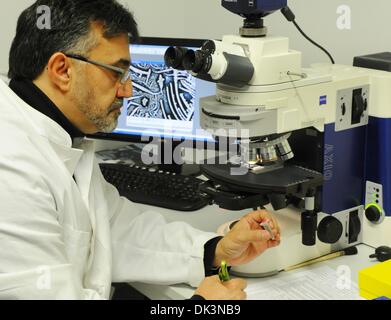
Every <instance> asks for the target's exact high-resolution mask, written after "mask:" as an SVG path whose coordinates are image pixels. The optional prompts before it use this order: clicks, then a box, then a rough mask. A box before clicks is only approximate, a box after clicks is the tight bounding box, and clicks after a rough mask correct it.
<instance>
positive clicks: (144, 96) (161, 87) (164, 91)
mask: <svg viewBox="0 0 391 320" xmlns="http://www.w3.org/2000/svg"><path fill="white" fill-rule="evenodd" d="M130 70H131V75H132V83H133V96H132V97H131V98H130V99H128V100H127V102H126V107H127V115H128V116H132V117H137V118H154V119H165V120H181V121H191V120H192V119H193V117H194V101H195V94H196V93H195V81H196V80H195V78H194V77H193V76H192V75H191V74H189V73H188V72H186V71H178V70H174V69H172V68H168V67H167V66H166V65H165V64H164V63H159V62H156V63H155V62H148V63H145V62H139V63H133V64H132V66H131V67H130Z"/></svg>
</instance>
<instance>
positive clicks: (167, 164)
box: [158, 140, 201, 176]
mask: <svg viewBox="0 0 391 320" xmlns="http://www.w3.org/2000/svg"><path fill="white" fill-rule="evenodd" d="M181 143H182V142H181V141H171V140H163V141H161V142H160V145H159V157H160V164H159V165H158V168H159V170H162V171H166V172H172V173H177V174H180V175H184V176H198V175H200V174H201V167H200V165H198V164H186V163H184V164H178V163H175V161H174V152H175V151H176V149H177V147H178V146H179V145H180V144H181ZM165 155H166V156H165Z"/></svg>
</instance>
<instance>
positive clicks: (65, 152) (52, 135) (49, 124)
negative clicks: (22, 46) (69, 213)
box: [0, 80, 92, 175]
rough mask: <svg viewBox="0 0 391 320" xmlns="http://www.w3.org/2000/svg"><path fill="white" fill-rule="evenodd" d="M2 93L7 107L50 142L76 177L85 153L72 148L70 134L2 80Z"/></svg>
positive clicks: (80, 149)
mask: <svg viewBox="0 0 391 320" xmlns="http://www.w3.org/2000/svg"><path fill="white" fill-rule="evenodd" d="M0 91H1V93H2V96H3V97H6V99H7V100H8V101H5V102H6V104H5V105H9V106H10V108H13V111H19V113H20V116H21V117H23V118H24V122H25V123H26V126H30V127H31V128H32V129H33V131H34V132H35V133H36V134H37V135H38V136H39V137H40V138H41V139H43V140H47V141H49V143H50V144H51V146H52V147H53V150H54V151H55V152H56V154H57V155H58V156H59V158H60V159H61V160H62V161H63V162H64V164H65V166H66V168H67V169H68V171H69V173H70V174H71V175H74V173H75V169H76V167H77V165H78V163H79V161H80V159H81V157H82V155H83V153H84V151H83V150H82V148H73V147H72V139H71V136H70V135H69V133H68V132H67V131H65V130H64V129H63V128H62V127H61V126H60V125H59V124H58V123H57V122H55V121H54V120H52V119H51V118H49V117H47V116H46V115H44V114H42V113H41V112H39V111H37V110H36V109H35V108H33V107H32V106H30V105H29V104H27V103H26V102H25V101H24V100H23V99H21V98H20V97H19V96H18V95H17V94H16V93H15V92H14V91H13V90H11V89H10V88H9V87H8V86H7V85H6V84H5V83H4V82H3V81H2V80H1V81H0ZM18 121H20V119H19V120H18ZM30 138H32V137H30ZM91 170H92V169H91Z"/></svg>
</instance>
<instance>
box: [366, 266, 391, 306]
mask: <svg viewBox="0 0 391 320" xmlns="http://www.w3.org/2000/svg"><path fill="white" fill-rule="evenodd" d="M358 285H359V287H360V295H361V297H363V298H365V299H368V300H373V299H377V298H379V297H387V298H391V260H389V261H386V262H383V263H379V264H377V265H375V266H373V267H370V268H367V269H364V270H361V271H360V272H359V275H358Z"/></svg>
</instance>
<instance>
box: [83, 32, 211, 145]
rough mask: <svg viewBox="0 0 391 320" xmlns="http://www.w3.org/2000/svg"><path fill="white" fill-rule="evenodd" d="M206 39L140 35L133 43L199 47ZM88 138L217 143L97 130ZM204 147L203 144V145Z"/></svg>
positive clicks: (135, 141)
mask: <svg viewBox="0 0 391 320" xmlns="http://www.w3.org/2000/svg"><path fill="white" fill-rule="evenodd" d="M205 41H207V39H195V38H194V39H190V38H167V37H165V38H163V37H141V38H140V39H139V40H138V41H137V42H136V43H135V44H136V45H138V44H144V45H162V46H178V47H193V48H199V47H201V46H202V45H203V44H204V43H205ZM87 137H88V138H90V139H97V140H110V141H119V142H130V143H146V144H147V143H151V142H152V141H154V140H155V139H160V140H174V141H176V142H185V141H192V142H193V146H194V147H198V148H199V146H200V145H201V144H202V142H203V143H204V145H215V144H218V143H217V142H216V141H215V142H213V141H210V140H208V139H196V138H194V139H191V138H186V137H183V138H181V139H179V138H176V137H164V136H158V135H156V136H151V137H150V139H149V140H146V139H145V137H144V138H143V136H142V135H136V134H120V133H103V132H98V133H95V134H89V135H87ZM204 148H205V146H204Z"/></svg>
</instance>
